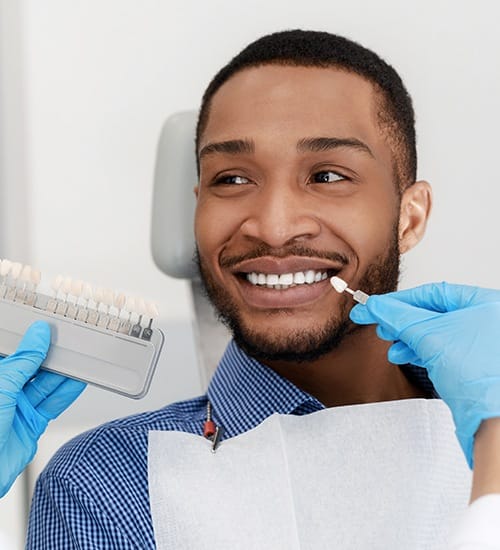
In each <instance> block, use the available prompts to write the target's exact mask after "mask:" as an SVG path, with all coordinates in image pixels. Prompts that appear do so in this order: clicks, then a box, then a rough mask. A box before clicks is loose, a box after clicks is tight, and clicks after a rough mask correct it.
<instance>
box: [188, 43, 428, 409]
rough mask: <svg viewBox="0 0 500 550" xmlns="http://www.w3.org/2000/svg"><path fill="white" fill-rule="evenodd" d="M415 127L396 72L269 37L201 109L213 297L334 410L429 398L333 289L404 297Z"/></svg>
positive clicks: (418, 203)
mask: <svg viewBox="0 0 500 550" xmlns="http://www.w3.org/2000/svg"><path fill="white" fill-rule="evenodd" d="M294 41H295V43H293V42H294ZM310 42H313V43H314V50H315V51H313V50H312V49H311V50H310V51H309V52H308V50H307V48H308V47H310ZM292 43H293V46H294V48H295V49H294V50H292ZM287 45H288V46H289V47H290V50H291V52H290V53H289V55H290V57H289V58H288V59H283V52H282V49H283V47H284V46H287ZM349 49H351V50H352V51H351V59H350V61H349V62H350V64H351V65H354V70H347V67H345V64H341V58H342V56H343V55H345V53H346V50H349ZM273 54H274V55H273ZM307 54H309V57H306V56H307ZM273 57H274V59H273ZM374 63H376V65H377V66H376V68H375V67H374V66H373V65H374ZM370 71H371V72H376V73H377V80H378V81H380V82H384V81H386V82H387V83H388V84H386V87H387V88H388V89H382V87H381V85H379V84H378V81H373V79H371V78H370V76H369V72H370ZM394 98H397V100H396V101H397V103H396V104H394V103H395V99H394ZM242 106H244V108H242ZM398 111H399V112H398ZM400 120H402V122H400ZM412 120H413V110H412V106H411V100H410V98H409V97H408V95H407V94H406V91H405V89H404V87H403V84H402V82H401V81H400V79H399V78H398V76H397V75H396V73H395V72H394V71H393V69H391V68H390V67H389V66H388V65H386V64H385V63H384V62H383V61H381V60H379V59H377V58H376V56H374V54H372V53H371V52H368V51H367V50H363V49H362V48H361V47H359V46H357V47H353V46H350V44H349V42H348V41H346V40H345V39H342V38H339V37H331V38H330V39H328V38H327V37H326V36H325V35H322V34H318V35H316V37H313V36H311V35H307V34H301V33H297V34H294V33H289V34H283V35H281V37H280V38H278V37H277V36H276V35H274V36H271V37H268V38H264V39H262V40H261V41H260V42H259V43H257V44H253V45H251V46H250V47H249V48H248V49H247V50H246V51H243V52H242V53H241V54H240V56H239V57H238V58H236V60H233V62H232V64H229V66H228V67H227V68H225V69H223V71H222V72H221V73H220V75H219V76H217V77H216V78H215V79H214V81H213V83H212V84H211V86H210V87H209V88H208V91H207V93H206V94H205V97H204V104H203V107H202V110H201V114H200V122H199V125H198V149H199V167H200V184H199V187H198V190H197V196H198V203H197V209H196V223H195V231H196V240H197V243H198V250H199V263H200V267H201V273H202V275H203V279H204V281H205V284H206V287H207V290H208V293H209V296H210V299H211V301H212V302H213V303H214V305H215V307H216V308H217V310H218V311H219V312H220V314H221V317H222V318H223V320H224V321H225V322H226V323H227V324H228V325H229V327H230V329H231V330H232V332H233V335H234V338H235V341H236V342H237V344H238V345H239V346H240V348H242V349H243V350H244V351H245V352H246V353H248V354H249V355H250V356H252V357H255V358H256V359H259V360H260V361H262V362H264V363H265V364H267V365H269V366H270V367H272V369H273V370H274V371H275V372H278V373H279V374H281V375H282V376H284V377H285V378H287V379H288V380H291V381H292V382H294V383H295V384H296V385H298V386H299V387H301V388H302V389H305V390H306V391H308V392H309V393H311V394H312V395H314V396H315V397H317V398H318V399H319V400H320V401H321V402H322V403H323V404H325V405H327V406H330V405H338V404H346V403H361V402H370V401H380V400H389V399H400V398H404V397H416V396H421V395H423V394H424V391H423V389H422V388H420V387H418V386H416V385H414V384H412V383H411V382H410V381H409V380H408V379H407V378H406V377H405V375H404V374H403V373H402V371H401V370H399V369H394V368H387V366H388V361H387V354H386V351H387V349H386V348H385V346H384V344H383V343H382V342H381V341H380V340H379V339H378V338H377V337H376V335H375V331H374V330H373V328H365V327H363V328H360V327H357V328H355V326H354V325H353V323H352V322H351V321H350V320H349V317H348V313H349V310H350V305H351V303H350V300H349V299H348V298H347V297H345V296H340V295H338V294H337V293H335V292H334V291H333V290H332V287H331V285H330V283H329V278H330V277H331V276H332V275H337V274H338V275H339V276H341V277H342V278H344V279H345V280H347V281H349V282H350V284H351V285H353V286H354V287H355V288H362V289H363V290H364V291H365V292H368V293H369V294H372V293H373V294H375V293H377V294H378V293H384V292H389V291H392V290H395V289H396V286H397V283H398V274H399V255H400V252H401V251H403V252H405V251H407V250H409V249H410V248H411V247H413V246H414V245H415V244H416V243H417V242H418V241H419V240H420V238H421V237H422V235H423V232H424V229H425V223H426V220H427V216H428V213H429V210H430V201H431V199H430V189H429V185H428V184H427V183H426V182H415V165H416V160H415V158H416V153H415V136H414V129H413V126H412V125H411V124H410V123H409V121H412ZM333 364H334V365H335V366H334V368H332V365H333Z"/></svg>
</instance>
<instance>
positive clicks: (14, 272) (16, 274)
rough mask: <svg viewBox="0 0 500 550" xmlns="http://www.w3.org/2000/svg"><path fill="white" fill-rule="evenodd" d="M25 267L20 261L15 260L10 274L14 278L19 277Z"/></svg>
mask: <svg viewBox="0 0 500 550" xmlns="http://www.w3.org/2000/svg"><path fill="white" fill-rule="evenodd" d="M22 269H23V264H20V263H19V262H14V263H13V264H12V268H11V270H10V274H11V275H12V277H13V278H14V279H17V278H18V277H19V275H21V270H22Z"/></svg>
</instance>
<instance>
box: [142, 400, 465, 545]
mask: <svg viewBox="0 0 500 550" xmlns="http://www.w3.org/2000/svg"><path fill="white" fill-rule="evenodd" d="M148 470H149V471H148V476H149V495H150V505H151V513H152V518H153V526H154V532H155V540H156V545H157V548H158V549H159V550H167V549H168V550H174V549H175V550H205V549H206V550H208V549H215V548H216V549H217V550H226V549H227V550H235V549H238V550H323V549H324V550H327V549H328V550H332V549H341V550H351V549H352V550H364V549H370V550H377V549H380V550H445V549H446V541H447V540H448V538H449V537H450V535H451V533H452V532H453V530H454V526H455V525H456V524H457V522H458V520H459V518H460V516H461V515H462V514H463V512H464V511H465V509H466V507H467V504H468V500H469V494H470V488H471V480H472V475H471V472H470V470H469V468H468V467H467V464H466V461H465V458H464V456H463V454H462V451H461V449H460V447H459V444H458V442H457V440H456V437H455V434H454V425H453V421H452V418H451V414H450V412H449V409H448V408H447V407H446V405H445V404H444V403H443V402H442V401H440V400H437V399H432V400H426V399H408V400H401V401H390V402H383V403H372V404H366V405H353V406H345V407H335V408H331V409H325V410H322V411H319V412H316V413H312V414H309V415H306V416H292V415H278V414H274V415H272V416H270V417H269V418H267V419H266V420H265V421H264V422H263V423H262V424H260V425H259V426H257V427H256V428H254V429H253V430H250V431H248V432H246V433H243V434H241V435H239V436H237V437H234V438H232V439H228V440H226V441H223V442H222V443H221V444H220V446H219V448H218V449H217V451H216V453H212V452H211V442H210V441H208V440H206V439H204V438H202V437H200V436H197V435H193V434H188V433H182V432H164V431H151V432H150V433H149V453H148Z"/></svg>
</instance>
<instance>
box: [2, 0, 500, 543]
mask: <svg viewBox="0 0 500 550" xmlns="http://www.w3.org/2000/svg"><path fill="white" fill-rule="evenodd" d="M497 6H498V3H497V2H495V0H489V1H488V0H476V2H473V3H472V2H470V1H457V0H454V1H453V0H433V1H424V0H420V1H419V2H404V1H398V0H378V1H377V2H372V1H368V0H366V1H360V0H357V1H356V0H350V1H349V2H345V1H339V0H309V1H308V2H302V1H301V2H296V1H291V0H265V1H263V0H259V1H254V2H250V1H247V2H235V1H234V0H231V1H230V0H211V1H210V2H201V1H196V0H183V1H182V2H169V1H167V0H143V1H141V2H138V1H136V0H71V1H68V0H0V25H1V26H0V31H1V34H0V39H1V42H0V48H1V49H0V84H1V90H0V117H1V118H0V140H1V141H0V178H1V179H0V182H1V188H0V191H1V195H0V197H1V204H0V215H1V220H0V228H1V234H0V245H1V248H2V249H1V250H0V256H3V257H9V258H11V259H15V260H19V261H23V262H30V263H33V264H35V265H37V266H38V267H40V269H42V273H44V274H45V275H46V276H47V277H48V278H50V277H51V276H53V275H55V274H56V273H58V272H61V271H62V272H64V273H67V274H69V275H73V276H76V277H79V278H85V279H88V280H90V281H93V282H95V283H97V284H100V285H104V286H109V287H113V288H119V289H123V290H127V291H130V292H132V293H135V294H139V295H143V296H145V297H147V298H149V299H153V300H155V301H157V302H158V303H159V304H160V308H161V312H162V320H161V324H162V326H163V327H164V328H166V330H167V338H169V336H168V335H170V339H168V340H167V348H168V350H169V352H168V356H166V357H165V358H164V360H163V361H164V362H163V364H162V368H161V379H160V381H159V382H156V386H155V387H154V389H153V392H152V396H150V397H148V398H147V400H145V401H142V402H139V403H132V402H130V401H127V400H124V399H122V398H116V399H115V398H113V399H108V394H103V392H98V391H92V390H90V391H89V392H88V393H87V395H86V396H85V397H84V398H83V399H82V400H81V401H80V402H79V403H78V404H77V405H76V406H75V409H74V410H73V411H72V412H70V413H68V415H67V417H66V420H64V419H63V420H61V421H58V422H59V424H55V425H54V427H53V428H51V432H49V435H48V439H47V440H50V438H51V437H52V440H50V441H55V440H57V439H60V438H61V437H63V435H64V436H66V435H67V433H70V432H71V431H72V430H74V429H76V428H75V426H78V423H79V422H80V423H81V425H82V426H84V425H92V424H96V423H98V422H99V421H101V420H105V419H106V418H108V417H110V416H119V415H120V414H126V413H127V412H131V411H132V410H139V409H146V408H151V407H157V406H160V405H161V404H162V403H166V402H168V401H170V400H172V399H179V398H183V397H187V396H189V395H192V394H194V393H197V392H198V391H200V388H201V386H200V380H199V378H198V377H197V373H196V367H195V357H194V352H193V351H192V349H190V348H192V334H191V331H190V322H191V316H192V313H191V304H190V297H189V292H188V287H187V285H186V283H184V282H182V281H176V280H173V279H169V278H167V277H165V276H164V275H162V274H161V273H160V272H159V271H158V270H157V269H156V268H155V267H154V265H153V262H152V260H151V258H150V253H149V242H148V240H149V211H150V200H151V182H152V175H153V168H154V157H155V146H156V140H157V138H158V134H159V131H160V128H161V125H162V122H163V121H164V119H165V118H166V117H167V116H168V115H169V114H171V113H173V112H175V111H178V110H183V109H190V108H193V107H195V108H196V107H197V106H198V104H199V100H200V97H201V94H202V91H203V89H204V87H205V86H206V84H207V82H208V80H209V79H210V78H211V76H213V74H214V73H215V72H216V71H217V69H218V68H220V66H221V65H222V64H223V63H225V62H226V61H228V60H229V58H230V57H231V56H232V55H233V54H235V53H236V52H237V51H238V50H239V49H240V48H241V47H242V46H244V45H245V44H247V43H248V42H249V41H251V40H252V39H254V38H256V37H258V36H259V35H262V34H264V33H267V32H271V31H274V30H280V29H285V28H293V27H301V28H311V29H318V30H329V31H332V32H337V33H339V34H343V35H345V36H347V37H349V38H353V39H355V40H358V41H360V42H361V43H363V44H364V45H366V46H368V47H370V48H373V49H374V50H375V51H377V52H378V53H380V54H381V55H382V56H384V57H385V58H386V59H387V60H388V61H389V62H390V63H392V64H393V65H394V66H395V67H396V68H397V69H398V70H399V72H400V73H401V75H402V76H403V79H404V80H405V81H406V84H407V86H408V88H409V90H410V92H411V93H412V95H413V98H414V103H415V109H416V112H417V131H418V145H419V154H420V157H419V176H420V177H421V178H426V179H428V180H429V181H430V182H431V183H432V184H433V187H434V194H435V208H434V212H433V217H432V220H431V223H430V226H429V229H428V234H427V237H426V238H425V240H424V242H423V243H422V244H421V245H420V246H419V247H418V248H417V249H416V250H415V251H414V252H411V253H410V254H409V255H408V258H407V259H406V260H405V263H404V265H405V271H404V278H403V286H410V285H414V284H417V283H420V282H424V281H430V280H441V279H447V280H450V281H455V282H462V283H471V284H480V285H483V286H496V287H499V286H500V282H499V278H498V273H499V267H500V260H499V259H498V257H497V250H498V242H499V239H498V230H497V219H498V217H499V215H498V205H499V204H500V176H499V175H498V169H497V162H498V156H499V155H498V148H499V145H500V139H499V137H498V128H499V126H500V101H499V98H500V69H499V67H500V63H499V61H498V55H499V52H500V33H499V32H498V28H497V22H498V20H499V18H498V8H497ZM99 402H105V403H106V405H105V406H104V405H102V407H101V408H100V406H96V403H99ZM91 410H94V413H91V412H90V411H91ZM96 410H97V413H96V412H95V411H96ZM72 422H73V424H72ZM68 426H69V428H68ZM51 434H52V435H51ZM52 447H53V444H52V443H51V444H50V445H48V447H47V448H46V449H45V450H44V454H50V452H52ZM18 494H20V491H19V493H18ZM9 499H10V500H9ZM16 499H17V500H16ZM18 500H20V497H19V498H18V497H17V496H16V494H15V493H13V494H12V495H10V496H9V497H8V499H7V500H5V499H4V501H3V502H2V503H1V504H0V516H1V517H3V518H4V523H5V525H7V521H8V522H9V525H11V522H10V519H7V518H10V517H11V516H8V515H7V509H8V510H9V513H10V514H11V515H12V513H15V514H17V511H16V508H15V505H17V501H18ZM12 503H15V505H13V504H12ZM4 529H6V527H4ZM20 532H21V531H20V530H18V531H17V532H15V531H12V530H11V531H10V536H11V537H13V540H14V539H15V537H16V536H17V537H18V538H17V539H16V540H17V541H19V540H20V538H19V537H20V536H21V535H20V534H19V533H20ZM16 533H17V534H16ZM12 544H13V546H12V547H13V548H15V547H20V545H21V543H20V542H13V543H12ZM0 546H1V543H0ZM4 547H6V546H2V548H4Z"/></svg>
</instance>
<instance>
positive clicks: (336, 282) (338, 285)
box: [330, 277, 347, 294]
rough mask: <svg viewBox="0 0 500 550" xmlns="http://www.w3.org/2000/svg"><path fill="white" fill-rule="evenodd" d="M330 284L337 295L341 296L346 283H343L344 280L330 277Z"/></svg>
mask: <svg viewBox="0 0 500 550" xmlns="http://www.w3.org/2000/svg"><path fill="white" fill-rule="evenodd" d="M330 283H331V284H332V286H333V288H334V289H335V290H336V291H337V292H338V293H339V294H342V292H344V290H345V289H346V288H347V283H346V282H345V281H344V279H341V278H340V277H332V278H331V279H330Z"/></svg>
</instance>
